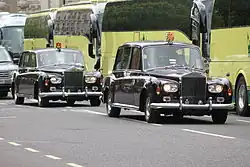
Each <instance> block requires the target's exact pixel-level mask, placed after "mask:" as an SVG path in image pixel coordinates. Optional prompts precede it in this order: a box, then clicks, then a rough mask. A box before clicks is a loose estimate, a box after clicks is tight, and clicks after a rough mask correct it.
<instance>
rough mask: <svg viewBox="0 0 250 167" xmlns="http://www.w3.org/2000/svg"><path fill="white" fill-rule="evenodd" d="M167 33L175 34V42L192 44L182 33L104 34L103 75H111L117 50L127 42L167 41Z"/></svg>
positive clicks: (141, 32)
mask: <svg viewBox="0 0 250 167" xmlns="http://www.w3.org/2000/svg"><path fill="white" fill-rule="evenodd" d="M166 32H173V33H174V34H175V41H178V42H186V43H191V41H190V40H189V39H188V37H187V36H186V35H185V34H184V33H182V32H180V31H171V30H164V31H140V32H102V49H101V50H102V68H103V75H104V76H107V75H108V74H109V73H111V71H112V69H113V65H114V61H115V56H116V52H117V49H118V47H119V46H120V45H122V44H124V43H126V42H132V41H142V40H165V39H166Z"/></svg>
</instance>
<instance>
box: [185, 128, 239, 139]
mask: <svg viewBox="0 0 250 167" xmlns="http://www.w3.org/2000/svg"><path fill="white" fill-rule="evenodd" d="M182 130H183V131H186V132H192V133H198V134H202V135H208V136H214V137H220V138H224V139H235V137H231V136H224V135H219V134H215V133H207V132H202V131H196V130H192V129H182Z"/></svg>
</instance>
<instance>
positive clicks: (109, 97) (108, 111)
mask: <svg viewBox="0 0 250 167" xmlns="http://www.w3.org/2000/svg"><path fill="white" fill-rule="evenodd" d="M111 109H112V98H111V93H110V92H109V93H108V101H107V104H106V110H107V113H108V114H110V112H111Z"/></svg>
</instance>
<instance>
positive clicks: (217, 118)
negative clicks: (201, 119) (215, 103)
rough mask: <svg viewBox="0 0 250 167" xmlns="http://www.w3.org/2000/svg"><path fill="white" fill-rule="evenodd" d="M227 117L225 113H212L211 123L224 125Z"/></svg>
mask: <svg viewBox="0 0 250 167" xmlns="http://www.w3.org/2000/svg"><path fill="white" fill-rule="evenodd" d="M227 115H228V112H227V111H217V112H216V111H215V112H212V120H213V123H215V124H225V122H226V121H227Z"/></svg>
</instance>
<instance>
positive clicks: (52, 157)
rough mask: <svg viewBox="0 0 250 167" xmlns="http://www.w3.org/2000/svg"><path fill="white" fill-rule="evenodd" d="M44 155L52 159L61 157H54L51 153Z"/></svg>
mask: <svg viewBox="0 0 250 167" xmlns="http://www.w3.org/2000/svg"><path fill="white" fill-rule="evenodd" d="M45 157H47V158H51V159H54V160H60V159H62V158H59V157H56V156H53V155H45Z"/></svg>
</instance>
